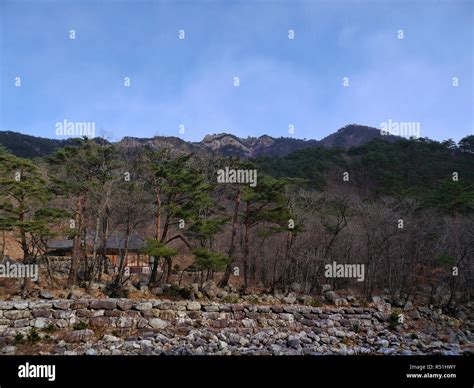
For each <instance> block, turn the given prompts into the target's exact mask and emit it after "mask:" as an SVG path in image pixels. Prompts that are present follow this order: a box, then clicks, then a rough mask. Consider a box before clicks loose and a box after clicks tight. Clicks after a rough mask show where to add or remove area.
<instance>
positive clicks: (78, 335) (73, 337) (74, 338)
mask: <svg viewBox="0 0 474 388" xmlns="http://www.w3.org/2000/svg"><path fill="white" fill-rule="evenodd" d="M93 335H94V332H93V331H92V330H90V329H85V330H75V331H71V332H70V333H68V334H67V335H66V338H65V340H66V341H67V342H85V341H88V340H90V339H91V338H92V336H93Z"/></svg>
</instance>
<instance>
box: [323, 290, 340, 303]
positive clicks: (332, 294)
mask: <svg viewBox="0 0 474 388" xmlns="http://www.w3.org/2000/svg"><path fill="white" fill-rule="evenodd" d="M324 297H325V298H326V300H327V301H328V302H329V303H332V304H336V300H337V299H339V297H338V295H337V294H336V293H335V292H334V291H327V292H326V293H324Z"/></svg>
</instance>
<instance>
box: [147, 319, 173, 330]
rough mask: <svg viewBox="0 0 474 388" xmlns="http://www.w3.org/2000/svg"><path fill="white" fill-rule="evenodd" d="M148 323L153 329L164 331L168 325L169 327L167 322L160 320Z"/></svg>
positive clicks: (152, 320)
mask: <svg viewBox="0 0 474 388" xmlns="http://www.w3.org/2000/svg"><path fill="white" fill-rule="evenodd" d="M148 322H149V324H150V326H151V327H152V328H153V329H164V328H166V327H168V325H169V323H168V322H166V321H164V320H162V319H160V318H152V319H150V320H149V321H148Z"/></svg>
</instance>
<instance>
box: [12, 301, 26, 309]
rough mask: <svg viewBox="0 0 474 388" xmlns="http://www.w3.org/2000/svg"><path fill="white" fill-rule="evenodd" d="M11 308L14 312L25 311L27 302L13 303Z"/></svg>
mask: <svg viewBox="0 0 474 388" xmlns="http://www.w3.org/2000/svg"><path fill="white" fill-rule="evenodd" d="M13 308H14V309H16V310H26V309H27V308H28V302H27V301H20V302H13Z"/></svg>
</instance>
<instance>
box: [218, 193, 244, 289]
mask: <svg viewBox="0 0 474 388" xmlns="http://www.w3.org/2000/svg"><path fill="white" fill-rule="evenodd" d="M240 195H241V194H240V191H239V192H238V193H237V196H236V197H235V206H234V216H233V218H232V234H231V237H230V245H229V252H228V254H227V255H228V257H229V259H230V263H229V265H228V266H227V268H226V269H225V272H224V276H223V277H222V279H221V281H220V283H219V287H225V286H227V284H228V283H229V277H230V274H231V273H232V269H233V267H234V263H235V258H234V253H235V236H236V235H237V222H238V220H239V207H240Z"/></svg>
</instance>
